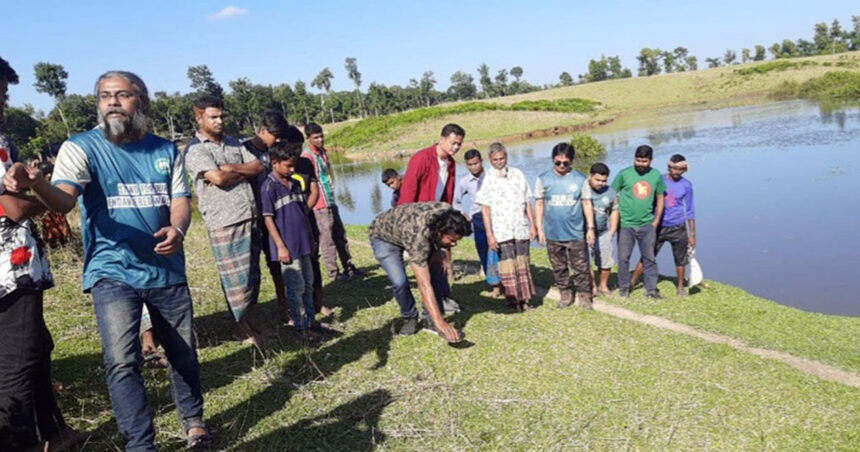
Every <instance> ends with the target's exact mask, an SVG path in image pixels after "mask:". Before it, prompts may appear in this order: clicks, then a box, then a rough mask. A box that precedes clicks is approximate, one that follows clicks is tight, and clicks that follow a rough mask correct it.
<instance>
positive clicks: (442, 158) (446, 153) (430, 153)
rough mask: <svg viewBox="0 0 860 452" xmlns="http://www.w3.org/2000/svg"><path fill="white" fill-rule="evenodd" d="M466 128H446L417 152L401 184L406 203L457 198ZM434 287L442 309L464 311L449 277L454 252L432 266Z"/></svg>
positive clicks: (410, 160) (435, 261)
mask: <svg viewBox="0 0 860 452" xmlns="http://www.w3.org/2000/svg"><path fill="white" fill-rule="evenodd" d="M465 137H466V131H465V130H463V128H462V127H460V126H458V125H457V124H447V125H446V126H445V127H442V136H441V137H440V138H439V142H438V143H436V144H434V145H431V146H430V147H428V148H425V149H422V150H420V151H418V152H417V153H415V155H413V156H412V158H411V159H409V165H407V166H406V174H405V175H404V176H403V182H402V183H401V185H400V200H399V201H398V203H397V205H399V206H402V205H404V204H409V203H413V202H428V201H430V202H435V201H442V202H446V203H448V204H451V203H452V202H453V200H454V170H455V167H456V163H455V162H454V155H456V154H457V151H459V150H460V146H462V145H463V139H464V138H465ZM430 276H431V283H432V284H433V290H435V291H436V294H437V295H438V296H439V298H440V299H439V300H438V301H439V310H440V311H441V312H442V313H443V314H444V313H445V312H449V313H454V312H459V311H460V304H459V303H457V302H456V301H455V300H454V299H453V298H451V286H450V285H449V284H448V280H449V279H452V278H453V276H454V267H453V264H452V262H451V253H450V252H447V253H444V252H443V253H440V256H439V258H437V259H436V260H434V261H433V262H431V265H430Z"/></svg>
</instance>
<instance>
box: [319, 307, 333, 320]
mask: <svg viewBox="0 0 860 452" xmlns="http://www.w3.org/2000/svg"><path fill="white" fill-rule="evenodd" d="M333 313H334V311H332V310H331V309H329V308H328V306H323V307H321V308H320V314H322V316H323V317H328V316H330V315H332V314H333Z"/></svg>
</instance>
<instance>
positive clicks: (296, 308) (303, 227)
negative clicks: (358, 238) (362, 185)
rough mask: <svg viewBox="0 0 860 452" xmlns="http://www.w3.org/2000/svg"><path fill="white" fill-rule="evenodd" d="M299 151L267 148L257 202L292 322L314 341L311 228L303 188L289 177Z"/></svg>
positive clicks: (294, 147) (279, 144)
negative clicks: (267, 163)
mask: <svg viewBox="0 0 860 452" xmlns="http://www.w3.org/2000/svg"><path fill="white" fill-rule="evenodd" d="M300 152H301V147H300V145H296V144H294V143H284V142H277V143H275V144H273V145H272V147H271V148H270V149H269V153H270V155H271V159H272V171H271V172H270V173H269V174H268V175H267V176H266V180H265V181H263V185H262V186H261V187H260V201H261V203H262V209H263V220H264V222H265V224H266V230H267V231H268V232H269V243H268V244H266V246H268V247H269V250H270V253H269V256H271V258H270V259H272V260H273V261H275V262H280V265H281V272H282V276H283V279H284V286H285V287H286V289H287V303H288V305H289V310H290V315H291V316H292V318H293V323H294V325H295V326H296V330H297V331H298V332H299V333H300V334H301V335H302V337H303V338H305V339H307V340H309V341H316V340H319V339H320V336H319V335H318V334H317V333H316V332H314V331H311V330H310V327H311V325H312V323H313V321H314V316H315V315H316V312H315V310H314V302H313V284H314V273H313V267H312V265H311V252H312V250H313V246H312V243H311V227H310V223H308V217H307V213H306V209H307V205H306V200H305V195H304V193H303V192H302V187H300V186H299V184H298V183H296V182H295V181H294V180H293V178H292V176H293V173H294V172H295V166H296V163H297V162H298V160H299V157H300Z"/></svg>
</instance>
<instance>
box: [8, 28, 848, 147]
mask: <svg viewBox="0 0 860 452" xmlns="http://www.w3.org/2000/svg"><path fill="white" fill-rule="evenodd" d="M852 50H860V16H852V28H851V29H850V30H848V29H843V27H842V25H841V24H840V22H839V21H838V20H837V19H834V20H833V22H832V23H831V25H830V26H828V25H827V24H826V23H819V24H815V26H814V32H813V36H812V40H811V41H809V40H806V39H797V40H795V41H792V40H790V39H784V40H783V41H782V42H776V43H774V44H773V45H771V46H770V47H767V48H766V47H765V46H763V45H755V46H752V47H750V48H743V49H741V57H740V61H739V60H738V56H737V53H736V52H735V51H734V50H731V49H729V50H727V51H726V52H725V54H724V55H722V56H718V57H708V58H705V62H706V63H707V65H708V67H719V66H722V65H733V64H739V63H747V62H750V61H762V60H764V59H766V57H767V53H768V52H769V53H770V56H771V58H774V59H780V58H793V57H803V56H813V55H822V54H832V53H840V52H846V51H852ZM636 60H637V62H638V68H637V73H636V74H637V75H638V76H640V77H647V76H652V75H657V74H661V73H673V72H686V71H695V70H698V68H699V64H698V59H697V57H696V56H694V55H690V54H689V51H688V49H687V48H685V47H683V46H678V47H676V48H674V49H673V50H662V49H659V48H649V47H646V48H642V49H641V50H640V53H639V55H638V56H637V57H636ZM343 68H344V70H345V73H346V76H347V78H348V79H349V80H350V81H351V82H352V84H353V89H352V90H344V91H333V90H332V89H331V88H332V80H333V79H334V78H335V75H334V72H332V70H331V68H329V67H325V68H323V69H321V70H320V72H319V73H318V74H317V75H316V77H314V79H313V80H311V81H310V83H309V84H308V83H306V82H305V81H302V80H298V81H296V82H295V83H293V84H292V85H290V84H289V83H280V84H278V85H261V84H256V83H253V82H252V81H251V80H250V79H248V78H246V77H241V78H238V79H236V80H232V81H230V82H228V84H227V85H228V86H227V88H229V89H228V90H225V89H224V87H222V86H221V85H220V84H219V83H218V82H217V81H216V80H215V76H214V74H213V73H212V71H211V70H210V69H209V67H207V66H206V65H197V66H190V67H189V68H188V69H187V71H186V76H187V78H188V81H189V84H190V87H191V89H192V91H191V92H188V93H185V94H182V93H180V92H173V93H168V92H166V91H155V92H154V93H152V94H151V100H152V111H151V115H150V121H151V127H152V130H153V131H154V132H155V133H157V134H160V135H163V136H166V137H170V138H172V139H177V138H181V137H187V136H190V135H191V134H193V133H194V130H195V123H194V118H193V113H192V108H191V107H192V104H193V102H194V99H195V98H196V97H197V96H199V95H201V94H203V93H206V94H211V95H215V96H217V97H220V98H222V99H223V100H224V103H225V106H226V110H227V113H228V114H229V118H228V121H227V133H230V134H232V135H236V136H250V135H252V134H253V133H254V132H255V131H256V130H257V129H258V126H259V122H260V117H261V115H262V114H263V112H265V111H268V110H278V111H281V112H282V113H284V115H285V116H286V117H287V120H288V121H289V122H290V123H293V124H307V123H309V122H319V123H331V122H338V121H345V120H349V119H357V118H367V117H377V116H384V115H389V114H392V113H400V112H403V111H407V110H411V109H415V108H420V107H430V106H433V105H436V104H439V103H443V102H451V101H464V100H474V99H487V98H493V97H500V96H508V95H514V94H522V93H528V92H532V91H538V90H541V89H548V88H554V87H558V86H569V85H573V84H575V83H576V82H575V81H574V78H573V76H571V75H570V73H569V72H566V71H565V72H562V73H561V74H560V76H559V82H558V83H557V84H551V85H543V86H536V85H533V84H530V83H529V82H527V81H525V80H524V79H523V74H524V70H523V68H522V67H521V66H514V67H512V68H510V69H506V68H503V69H497V70H496V71H495V73H493V72H492V71H491V70H490V67H489V66H487V65H486V64H481V65H480V66H478V67H477V69H476V75H477V78H476V77H475V76H473V75H472V74H470V73H468V72H463V71H457V72H455V73H454V74H452V75H451V76H450V78H449V81H450V85H449V87H448V88H447V89H446V90H444V91H440V90H437V89H436V84H437V80H436V75H435V74H434V73H433V71H430V70H428V71H425V72H424V73H423V74H421V76H420V77H416V78H412V79H410V80H409V82H408V84H406V85H404V86H401V85H390V86H387V85H384V84H381V83H377V82H371V83H370V84H369V85H367V86H366V89H365V88H364V85H363V80H362V74H361V72H360V70H359V67H358V61H357V60H356V58H353V57H347V58H345V60H344V66H343ZM33 69H34V75H35V79H36V82H35V83H34V87H35V89H36V91H37V92H40V93H44V94H47V95H49V96H51V97H52V98H53V99H54V108H52V109H51V110H50V112H49V113H47V114H44V113H43V112H37V111H35V109H34V108H33V107H32V106H29V105H27V106H24V107H23V108H15V107H9V108H7V110H6V123H5V125H4V131H6V133H8V134H9V135H11V137H12V139H13V140H14V141H15V142H16V143H18V144H19V147H21V150H22V153H23V155H25V156H31V157H33V156H37V155H47V156H50V155H53V153H54V152H56V150H57V149H58V147H59V145H60V144H61V143H62V142H63V141H64V140H65V139H66V138H68V137H69V136H71V135H72V134H74V133H78V132H81V131H84V130H87V129H90V128H92V127H95V126H96V123H97V116H96V99H95V97H94V96H93V95H92V94H86V95H81V94H68V93H67V92H66V91H67V89H66V80H67V79H68V76H69V74H68V72H67V71H66V70H65V69H64V67H63V66H62V65H60V64H54V63H47V62H40V63H37V64H36V65H35V66H34V68H33ZM632 76H633V71H631V70H630V69H629V68H627V67H624V66H623V65H622V64H621V59H620V58H619V57H618V56H617V55H616V56H605V55H601V57H600V59H591V60H589V63H588V71H587V72H585V73H583V74H580V75H579V76H578V83H591V82H598V81H602V80H612V79H621V78H630V77H632ZM311 89H313V90H315V91H316V92H311Z"/></svg>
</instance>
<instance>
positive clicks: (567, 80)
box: [558, 72, 573, 86]
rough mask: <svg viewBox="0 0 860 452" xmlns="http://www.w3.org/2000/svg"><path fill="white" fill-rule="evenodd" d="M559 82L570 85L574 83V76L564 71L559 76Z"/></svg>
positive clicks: (562, 84)
mask: <svg viewBox="0 0 860 452" xmlns="http://www.w3.org/2000/svg"><path fill="white" fill-rule="evenodd" d="M558 82H559V83H560V84H561V86H570V85H573V77H571V76H570V74H569V73H567V72H562V73H561V75H559V76H558Z"/></svg>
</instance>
